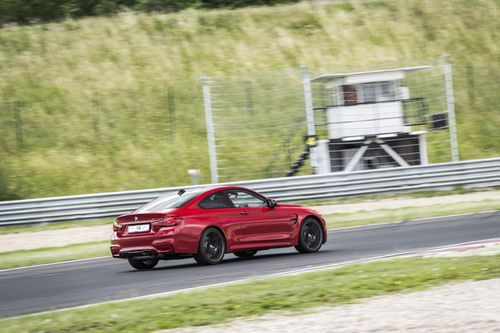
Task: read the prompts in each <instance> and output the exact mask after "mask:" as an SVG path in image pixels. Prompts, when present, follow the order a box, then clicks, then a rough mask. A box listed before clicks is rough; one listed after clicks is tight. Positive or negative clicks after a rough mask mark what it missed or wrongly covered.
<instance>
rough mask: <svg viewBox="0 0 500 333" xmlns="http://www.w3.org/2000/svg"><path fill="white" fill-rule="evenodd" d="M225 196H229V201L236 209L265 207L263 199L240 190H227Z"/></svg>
mask: <svg viewBox="0 0 500 333" xmlns="http://www.w3.org/2000/svg"><path fill="white" fill-rule="evenodd" d="M227 194H228V196H229V199H231V201H232V202H233V204H234V206H235V207H237V208H246V207H248V208H255V207H264V206H266V202H265V201H264V199H262V198H260V197H258V196H256V195H254V194H252V193H250V192H246V191H241V190H228V191H227Z"/></svg>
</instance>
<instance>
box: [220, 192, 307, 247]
mask: <svg viewBox="0 0 500 333" xmlns="http://www.w3.org/2000/svg"><path fill="white" fill-rule="evenodd" d="M227 193H228V197H229V198H230V199H231V201H232V202H233V204H234V206H235V208H236V210H237V211H238V212H239V214H240V216H242V217H243V218H242V219H241V229H240V230H239V233H240V237H239V240H238V241H239V243H240V244H239V245H241V246H242V247H266V246H278V245H289V244H290V240H291V236H292V233H293V231H294V225H295V224H296V223H297V216H296V215H295V214H292V213H291V212H290V211H288V210H283V209H279V208H278V207H275V208H270V207H268V206H267V204H266V202H265V199H264V198H263V197H261V196H259V195H257V194H255V193H253V192H250V191H244V190H227Z"/></svg>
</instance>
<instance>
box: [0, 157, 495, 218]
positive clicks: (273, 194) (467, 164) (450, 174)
mask: <svg viewBox="0 0 500 333" xmlns="http://www.w3.org/2000/svg"><path fill="white" fill-rule="evenodd" d="M217 185H241V186H246V187H249V188H251V189H254V190H256V191H259V192H261V193H263V194H264V195H266V196H268V197H270V198H273V199H276V200H278V201H282V202H287V201H301V200H317V199H326V198H336V197H345V196H353V195H365V194H376V193H391V192H405V191H416V190H429V189H450V188H454V187H456V186H463V187H491V186H499V185H500V158H491V159H482V160H471V161H463V162H455V163H443V164H432V165H423V166H412V167H401V168H390V169H378V170H369V171H354V172H349V173H343V172H339V173H331V174H326V175H312V176H299V177H285V178H273V179H262V180H253V181H242V182H231V183H221V184H217ZM203 186H215V184H212V185H199V186H184V187H170V188H159V189H150V190H140V191H126V192H112V193H98V194H85V195H76V196H66V197H52V198H40V199H28V200H14V201H3V202H0V226H6V225H16V224H30V223H41V222H58V221H73V220H82V219H94V218H102V217H112V216H117V215H121V214H124V213H127V212H131V211H133V210H135V209H136V208H137V207H139V206H140V205H142V204H144V203H146V202H148V201H150V200H152V199H154V198H156V197H158V196H160V195H163V194H166V193H169V192H176V191H178V190H179V189H181V188H185V189H187V188H197V187H203Z"/></svg>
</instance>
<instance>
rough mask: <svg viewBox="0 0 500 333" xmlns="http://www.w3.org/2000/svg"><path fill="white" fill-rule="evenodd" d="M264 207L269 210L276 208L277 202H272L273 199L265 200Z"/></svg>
mask: <svg viewBox="0 0 500 333" xmlns="http://www.w3.org/2000/svg"><path fill="white" fill-rule="evenodd" d="M266 205H267V207H269V208H274V207H276V206H278V202H277V201H276V200H273V199H267V200H266Z"/></svg>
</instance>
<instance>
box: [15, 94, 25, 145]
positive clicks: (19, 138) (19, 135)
mask: <svg viewBox="0 0 500 333" xmlns="http://www.w3.org/2000/svg"><path fill="white" fill-rule="evenodd" d="M14 119H15V123H16V146H17V149H22V148H23V147H24V139H23V120H22V118H21V102H19V101H16V102H14Z"/></svg>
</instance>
